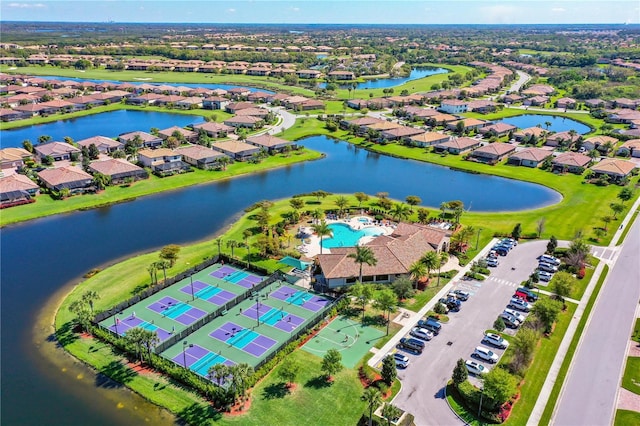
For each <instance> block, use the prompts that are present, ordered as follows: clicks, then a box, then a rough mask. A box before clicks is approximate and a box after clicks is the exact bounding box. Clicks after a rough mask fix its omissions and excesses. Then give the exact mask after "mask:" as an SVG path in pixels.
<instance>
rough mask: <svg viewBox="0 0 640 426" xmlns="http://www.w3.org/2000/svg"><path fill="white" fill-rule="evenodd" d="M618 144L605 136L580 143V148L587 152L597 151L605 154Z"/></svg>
mask: <svg viewBox="0 0 640 426" xmlns="http://www.w3.org/2000/svg"><path fill="white" fill-rule="evenodd" d="M617 143H618V139H616V138H613V137H611V136H606V135H598V136H592V137H590V138H587V139H585V140H584V141H582V148H584V149H585V150H587V151H591V150H593V149H597V150H598V151H600V152H601V153H604V154H606V153H607V152H609V151H610V150H611V148H613V147H614V146H615V145H616V144H617Z"/></svg>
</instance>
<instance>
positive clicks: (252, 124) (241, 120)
mask: <svg viewBox="0 0 640 426" xmlns="http://www.w3.org/2000/svg"><path fill="white" fill-rule="evenodd" d="M224 124H226V125H227V126H231V127H235V128H246V129H259V128H260V127H262V126H263V125H264V120H262V119H261V118H260V117H252V116H250V115H248V116H235V117H231V118H228V119H226V120H225V121H224Z"/></svg>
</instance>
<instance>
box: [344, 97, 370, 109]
mask: <svg viewBox="0 0 640 426" xmlns="http://www.w3.org/2000/svg"><path fill="white" fill-rule="evenodd" d="M347 106H348V107H349V108H353V109H362V108H366V107H367V101H365V100H364V99H349V100H347Z"/></svg>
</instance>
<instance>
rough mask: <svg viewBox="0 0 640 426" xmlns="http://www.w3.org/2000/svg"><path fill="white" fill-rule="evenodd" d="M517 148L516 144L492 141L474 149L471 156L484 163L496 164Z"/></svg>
mask: <svg viewBox="0 0 640 426" xmlns="http://www.w3.org/2000/svg"><path fill="white" fill-rule="evenodd" d="M515 150H516V147H515V145H511V144H509V143H500V142H496V143H490V144H488V145H485V146H481V147H480V148H478V149H476V150H474V151H473V152H472V153H471V158H474V159H475V160H477V161H481V162H483V163H489V164H495V163H497V162H499V161H500V160H502V159H503V158H505V157H506V156H507V155H509V154H511V153H512V152H514V151H515Z"/></svg>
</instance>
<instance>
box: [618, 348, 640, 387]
mask: <svg viewBox="0 0 640 426" xmlns="http://www.w3.org/2000/svg"><path fill="white" fill-rule="evenodd" d="M622 387H623V388H625V389H626V390H628V391H630V392H633V393H635V394H636V395H640V357H632V356H630V357H628V358H627V365H626V367H625V368H624V375H623V376H622Z"/></svg>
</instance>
